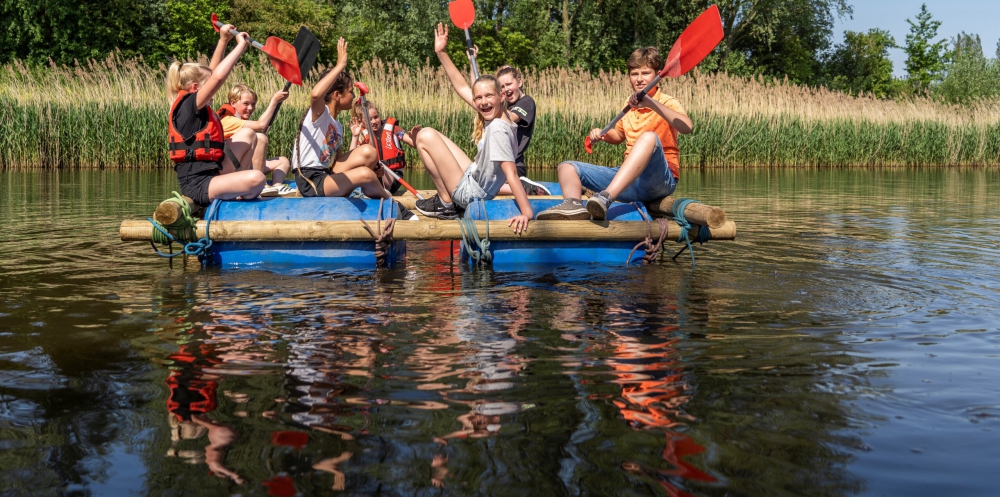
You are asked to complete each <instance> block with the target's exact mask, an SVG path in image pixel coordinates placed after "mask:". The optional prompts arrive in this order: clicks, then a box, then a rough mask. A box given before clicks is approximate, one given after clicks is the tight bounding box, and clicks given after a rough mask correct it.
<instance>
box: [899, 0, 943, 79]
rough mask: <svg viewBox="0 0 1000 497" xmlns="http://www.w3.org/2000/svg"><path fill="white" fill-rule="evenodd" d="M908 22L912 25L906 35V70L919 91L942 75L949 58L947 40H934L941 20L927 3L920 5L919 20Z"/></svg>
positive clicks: (904, 48) (904, 49)
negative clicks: (928, 8) (929, 10)
mask: <svg viewBox="0 0 1000 497" xmlns="http://www.w3.org/2000/svg"><path fill="white" fill-rule="evenodd" d="M906 22H907V23H908V24H909V25H910V34H908V35H906V46H905V47H903V51H905V52H906V55H907V58H906V71H907V72H908V73H909V76H910V82H911V84H912V85H913V86H914V88H915V89H916V90H917V91H924V90H927V89H929V88H930V86H931V82H933V81H935V80H937V79H939V78H940V77H941V73H942V71H944V68H945V61H946V60H947V58H948V57H947V47H948V42H947V40H939V41H936V42H935V41H932V40H933V39H934V38H935V37H937V30H938V27H940V26H941V21H935V20H934V18H933V16H932V15H931V13H930V12H928V11H927V4H923V5H921V6H920V13H919V14H917V22H913V21H911V20H909V19H907V20H906Z"/></svg>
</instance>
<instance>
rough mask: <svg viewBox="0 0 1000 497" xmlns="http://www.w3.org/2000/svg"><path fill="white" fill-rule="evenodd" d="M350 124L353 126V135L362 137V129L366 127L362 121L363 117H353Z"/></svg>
mask: <svg viewBox="0 0 1000 497" xmlns="http://www.w3.org/2000/svg"><path fill="white" fill-rule="evenodd" d="M348 126H350V127H351V134H352V135H354V136H358V137H360V136H361V131H362V130H363V129H364V126H365V125H364V124H363V123H362V122H361V119H357V118H354V119H351V122H350V123H349V124H348Z"/></svg>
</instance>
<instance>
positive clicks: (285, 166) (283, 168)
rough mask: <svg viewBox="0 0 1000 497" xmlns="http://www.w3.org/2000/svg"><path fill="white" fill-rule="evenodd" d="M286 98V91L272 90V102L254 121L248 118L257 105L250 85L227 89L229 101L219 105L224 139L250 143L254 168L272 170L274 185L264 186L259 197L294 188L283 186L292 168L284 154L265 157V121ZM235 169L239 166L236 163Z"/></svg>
mask: <svg viewBox="0 0 1000 497" xmlns="http://www.w3.org/2000/svg"><path fill="white" fill-rule="evenodd" d="M287 98H288V92H287V91H278V92H275V94H274V96H272V97H271V103H270V104H269V105H268V106H267V109H265V110H264V112H263V113H262V114H261V115H260V118H259V119H258V120H256V121H251V120H250V116H251V115H253V111H254V109H255V108H256V107H257V92H255V91H253V89H251V88H250V87H249V86H247V85H243V84H239V85H236V86H233V87H232V89H230V90H229V103H227V104H223V106H222V107H219V111H218V113H219V118H220V120H221V122H222V133H223V135H224V136H225V138H226V143H227V144H229V143H232V142H243V143H249V144H250V146H251V147H252V148H253V155H252V156H251V159H250V160H251V163H252V164H253V168H254V169H256V170H258V171H261V172H263V173H264V174H267V173H271V183H272V185H273V186H268V187H267V188H264V191H262V192H261V193H260V196H262V197H273V196H276V195H278V194H282V193H283V194H289V193H291V192H292V191H293V190H292V189H291V188H289V187H287V186H285V185H284V181H285V176H286V175H287V174H288V170H289V169H290V168H291V163H290V162H289V161H288V158H286V157H276V158H272V159H268V158H267V142H268V138H267V134H266V133H265V132H266V131H267V126H268V123H270V122H271V117H272V116H274V112H275V111H276V110H277V107H278V104H280V103H281V102H283V101H285V99H287ZM237 169H240V167H239V166H237Z"/></svg>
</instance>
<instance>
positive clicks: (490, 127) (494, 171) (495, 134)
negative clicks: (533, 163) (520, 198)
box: [466, 119, 517, 198]
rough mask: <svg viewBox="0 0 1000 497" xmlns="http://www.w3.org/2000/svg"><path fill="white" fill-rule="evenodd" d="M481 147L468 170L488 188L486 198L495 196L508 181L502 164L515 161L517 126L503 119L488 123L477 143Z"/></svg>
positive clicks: (485, 188) (479, 182)
mask: <svg viewBox="0 0 1000 497" xmlns="http://www.w3.org/2000/svg"><path fill="white" fill-rule="evenodd" d="M476 147H477V148H478V149H479V150H478V153H476V158H475V159H473V163H472V165H471V166H469V170H468V171H466V174H468V175H469V176H470V177H472V179H473V180H475V181H476V183H478V184H479V186H481V187H482V188H483V190H486V194H487V195H488V196H487V197H486V198H493V197H495V196H496V195H497V193H498V192H499V191H500V188H501V187H503V185H504V184H505V183H507V176H506V175H505V174H504V172H503V168H502V167H500V164H501V163H503V162H514V158H515V156H516V154H515V153H514V151H515V150H517V126H515V125H513V124H508V123H507V122H506V121H504V120H503V119H494V120H492V121H490V122H488V123H486V126H485V128H484V129H483V137H482V138H481V139H480V140H479V143H477V144H476Z"/></svg>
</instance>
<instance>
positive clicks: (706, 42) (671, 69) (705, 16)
mask: <svg viewBox="0 0 1000 497" xmlns="http://www.w3.org/2000/svg"><path fill="white" fill-rule="evenodd" d="M723 36H724V33H723V32H722V18H721V17H720V16H719V7H718V6H717V5H713V6H711V7H709V8H708V10H706V11H705V12H702V13H701V15H700V16H698V18H697V19H695V20H694V22H692V23H691V25H690V26H688V27H687V29H685V30H684V32H683V33H681V36H680V38H677V41H675V42H674V46H673V47H672V48H671V49H670V53H669V54H668V55H667V63H666V64H664V65H663V69H662V70H661V71H660V72H659V73H657V75H656V77H655V78H653V80H652V81H650V82H649V84H648V85H646V87H645V88H643V89H642V91H640V92H639V93H638V94H637V96H638V98H639V100H642V99H643V98H645V97H646V94H647V93H649V92H650V90H652V89H653V88H655V87H656V84H657V83H659V82H660V80H661V79H663V77H664V76H667V77H671V78H677V77H680V76H681V75H683V74H684V73H686V72H688V71H690V70H691V69H694V66H696V65H698V63H699V62H701V61H702V60H704V59H705V57H707V56H708V54H710V53H712V50H715V47H717V46H718V45H719V42H721V41H722V37H723ZM631 109H632V107H630V106H628V105H626V106H625V108H624V109H622V111H621V112H619V113H618V116H617V117H615V118H614V120H612V121H611V124H608V125H607V126H605V127H604V129H602V130H601V136H604V135H605V134H606V133H607V132H608V131H611V128H614V127H615V124H617V123H618V121H620V120H621V118H623V117H625V114H626V113H627V112H628V111H629V110H631ZM583 145H584V148H586V149H587V153H588V154H592V153H594V150H593V149H592V148H591V142H590V137H589V136H588V137H587V138H585V139H584V141H583Z"/></svg>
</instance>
